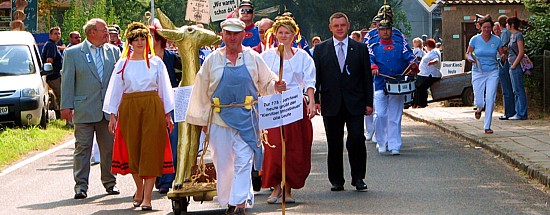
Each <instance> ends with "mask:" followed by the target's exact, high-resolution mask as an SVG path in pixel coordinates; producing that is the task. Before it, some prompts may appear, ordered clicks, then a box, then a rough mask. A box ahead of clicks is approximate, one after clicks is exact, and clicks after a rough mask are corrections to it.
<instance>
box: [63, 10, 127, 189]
mask: <svg viewBox="0 0 550 215" xmlns="http://www.w3.org/2000/svg"><path fill="white" fill-rule="evenodd" d="M84 32H85V34H86V40H84V42H82V43H80V44H78V45H74V46H71V47H70V48H68V49H66V50H65V58H64V60H63V70H62V75H61V115H62V117H63V118H64V119H66V120H70V119H72V121H73V122H74V124H75V129H74V130H75V133H74V136H75V139H76V143H75V152H74V165H73V175H74V180H75V182H76V185H75V187H74V190H75V195H74V198H75V199H84V198H86V197H87V196H88V194H87V192H88V177H89V175H90V156H91V151H92V145H93V138H94V134H95V135H96V138H97V143H98V145H99V151H100V155H101V158H100V159H101V163H100V168H101V182H102V183H103V186H104V187H105V189H106V191H107V194H110V195H113V194H120V191H119V190H118V188H117V187H116V177H115V175H114V174H112V173H111V161H112V155H113V140H114V136H113V135H112V134H111V133H110V132H109V130H108V126H109V122H108V121H107V120H108V119H109V116H107V115H105V114H104V113H103V111H102V107H103V98H104V97H105V91H106V90H107V86H108V85H109V80H110V78H111V73H112V72H113V69H114V65H115V63H116V62H117V61H118V59H119V58H120V50H119V49H118V48H117V47H115V46H112V45H110V44H109V43H108V41H109V33H108V30H107V24H106V23H105V21H103V20H101V19H91V20H89V21H88V22H87V23H86V25H84ZM101 65H103V66H101ZM73 114H74V115H73Z"/></svg>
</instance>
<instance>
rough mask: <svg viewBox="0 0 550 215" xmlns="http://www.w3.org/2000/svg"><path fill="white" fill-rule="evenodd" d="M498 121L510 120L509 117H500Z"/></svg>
mask: <svg viewBox="0 0 550 215" xmlns="http://www.w3.org/2000/svg"><path fill="white" fill-rule="evenodd" d="M498 119H500V120H508V117H507V116H506V115H502V116H500V117H499V118H498Z"/></svg>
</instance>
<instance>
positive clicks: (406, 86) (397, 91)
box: [386, 76, 416, 98]
mask: <svg viewBox="0 0 550 215" xmlns="http://www.w3.org/2000/svg"><path fill="white" fill-rule="evenodd" d="M415 83H416V79H415V78H414V77H412V76H404V77H397V79H389V78H386V92H387V93H388V94H391V95H402V94H412V93H413V92H414V91H415V90H416V86H415V85H414V84H415ZM409 97H411V98H412V95H410V96H409Z"/></svg>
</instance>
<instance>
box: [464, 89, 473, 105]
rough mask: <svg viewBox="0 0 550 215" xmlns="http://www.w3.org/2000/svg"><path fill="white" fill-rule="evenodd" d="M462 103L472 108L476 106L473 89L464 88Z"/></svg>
mask: <svg viewBox="0 0 550 215" xmlns="http://www.w3.org/2000/svg"><path fill="white" fill-rule="evenodd" d="M461 97H462V103H463V104H464V106H472V105H474V90H473V89H472V87H467V88H464V90H463V91H462V96H461Z"/></svg>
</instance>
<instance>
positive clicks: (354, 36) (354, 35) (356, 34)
mask: <svg viewBox="0 0 550 215" xmlns="http://www.w3.org/2000/svg"><path fill="white" fill-rule="evenodd" d="M351 39H352V40H355V41H357V42H360V43H361V42H363V39H362V38H361V31H353V32H351Z"/></svg>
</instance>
